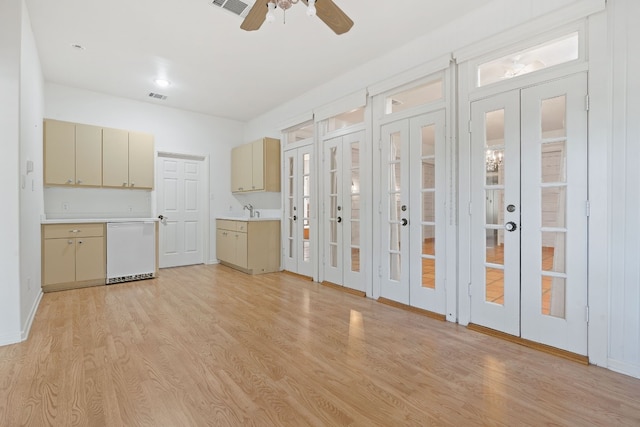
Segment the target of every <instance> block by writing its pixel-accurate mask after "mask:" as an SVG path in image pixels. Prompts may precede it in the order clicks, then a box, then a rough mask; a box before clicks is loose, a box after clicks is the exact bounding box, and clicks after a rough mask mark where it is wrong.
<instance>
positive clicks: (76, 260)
mask: <svg viewBox="0 0 640 427" xmlns="http://www.w3.org/2000/svg"><path fill="white" fill-rule="evenodd" d="M104 236H105V232H104V224H103V223H95V224H46V225H43V226H42V290H43V291H45V292H49V291H59V290H64V289H74V288H82V287H87V286H96V285H104V284H105V283H106V249H105V237H104Z"/></svg>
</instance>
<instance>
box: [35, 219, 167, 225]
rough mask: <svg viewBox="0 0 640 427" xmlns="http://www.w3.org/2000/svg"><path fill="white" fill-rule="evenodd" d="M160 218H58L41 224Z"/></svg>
mask: <svg viewBox="0 0 640 427" xmlns="http://www.w3.org/2000/svg"><path fill="white" fill-rule="evenodd" d="M150 221H154V222H155V221H159V220H158V218H56V219H44V220H41V221H40V223H41V224H88V223H96V222H150Z"/></svg>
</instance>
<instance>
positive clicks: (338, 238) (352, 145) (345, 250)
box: [323, 131, 365, 292]
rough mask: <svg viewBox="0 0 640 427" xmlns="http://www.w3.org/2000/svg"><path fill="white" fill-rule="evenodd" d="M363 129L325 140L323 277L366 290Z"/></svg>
mask: <svg viewBox="0 0 640 427" xmlns="http://www.w3.org/2000/svg"><path fill="white" fill-rule="evenodd" d="M363 144H364V131H359V132H354V133H351V134H348V135H345V136H340V137H336V138H333V139H330V140H327V141H325V142H324V156H323V169H324V174H323V175H324V192H323V193H324V213H323V218H324V226H325V233H326V235H325V238H324V258H323V259H324V266H323V269H324V270H323V273H324V275H323V280H326V281H328V282H332V283H334V284H337V285H341V286H345V287H348V288H351V289H354V290H358V291H362V292H364V291H365V283H364V282H363V280H362V273H361V271H362V259H361V248H360V234H361V230H362V228H361V206H362V199H361V192H360V179H361V174H360V159H361V153H362V150H363V148H364V145H363Z"/></svg>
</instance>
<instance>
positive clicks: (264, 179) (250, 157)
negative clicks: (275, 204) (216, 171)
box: [231, 138, 280, 193]
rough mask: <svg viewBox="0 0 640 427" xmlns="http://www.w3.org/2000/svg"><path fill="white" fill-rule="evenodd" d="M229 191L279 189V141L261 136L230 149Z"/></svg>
mask: <svg viewBox="0 0 640 427" xmlns="http://www.w3.org/2000/svg"><path fill="white" fill-rule="evenodd" d="M231 191H232V192H234V193H239V192H249V191H276V192H277V191H280V141H279V140H277V139H273V138H262V139H259V140H257V141H254V142H252V143H249V144H243V145H240V146H238V147H235V148H233V149H232V150H231Z"/></svg>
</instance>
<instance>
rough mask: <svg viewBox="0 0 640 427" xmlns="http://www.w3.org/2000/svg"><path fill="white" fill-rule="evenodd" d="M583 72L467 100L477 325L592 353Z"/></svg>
mask: <svg viewBox="0 0 640 427" xmlns="http://www.w3.org/2000/svg"><path fill="white" fill-rule="evenodd" d="M586 89H587V77H586V74H584V73H583V74H577V75H574V76H570V77H566V78H563V79H559V80H555V81H551V82H548V83H544V84H540V85H537V86H534V87H530V88H526V89H521V90H514V91H511V92H507V93H503V94H499V95H495V96H493V97H491V98H487V99H483V100H479V101H475V102H473V103H472V104H471V129H470V130H471V156H472V170H471V176H472V179H471V181H472V182H471V193H472V194H471V211H470V212H471V230H472V237H471V278H472V281H471V289H470V291H471V322H472V323H475V324H479V325H482V326H486V327H488V328H491V329H495V330H499V331H502V332H505V333H508V334H511V335H515V336H520V337H522V338H525V339H528V340H531V341H535V342H539V343H543V344H547V345H550V346H553V347H557V348H561V349H564V350H568V351H571V352H573V353H577V354H582V355H585V354H586V352H587V318H586V312H587V263H586V260H587V209H588V201H587V112H586V108H585V100H586V95H587V91H586Z"/></svg>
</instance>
